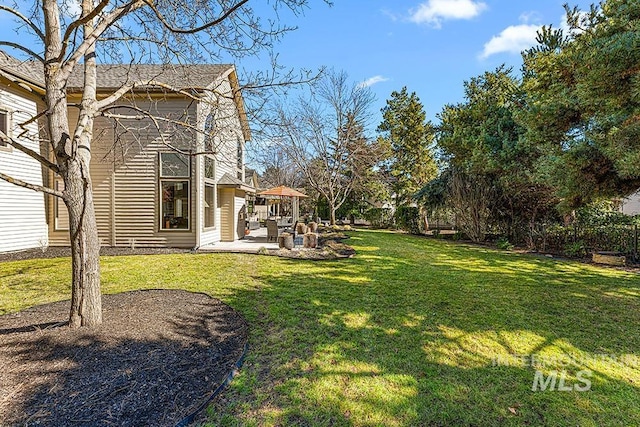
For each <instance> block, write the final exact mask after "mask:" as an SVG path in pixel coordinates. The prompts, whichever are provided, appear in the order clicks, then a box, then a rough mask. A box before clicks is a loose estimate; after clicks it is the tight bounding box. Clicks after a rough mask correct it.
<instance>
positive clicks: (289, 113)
mask: <svg viewBox="0 0 640 427" xmlns="http://www.w3.org/2000/svg"><path fill="white" fill-rule="evenodd" d="M314 89H315V91H314V93H313V94H312V96H311V97H309V98H300V99H299V100H298V102H297V103H295V104H294V105H292V106H289V107H288V108H287V107H285V106H280V107H279V109H278V112H277V120H274V123H277V124H276V125H274V126H273V127H272V136H271V138H272V141H273V142H274V143H275V144H278V145H279V146H280V147H281V149H282V150H283V151H285V152H286V153H287V155H288V157H289V158H290V159H291V160H292V161H293V163H294V164H295V166H296V167H297V168H298V169H299V170H300V171H301V172H302V174H303V175H304V177H305V179H306V181H307V184H308V185H309V186H310V187H311V188H313V189H314V190H316V191H317V192H318V193H320V194H321V195H322V196H323V197H324V198H325V199H326V200H327V203H328V204H329V212H330V221H331V224H335V222H336V211H337V210H338V209H339V208H340V207H341V206H342V205H343V204H344V203H345V202H346V201H347V200H348V199H349V196H350V195H351V194H352V192H353V191H354V189H355V188H357V187H358V186H360V185H361V184H362V182H363V180H364V179H366V177H367V175H368V171H370V170H371V168H372V167H373V166H374V165H375V164H376V163H377V162H378V160H379V156H380V150H379V149H378V145H377V144H376V142H375V141H372V140H371V139H369V138H367V136H366V133H365V129H366V126H367V123H368V120H369V108H370V107H371V104H372V103H373V100H374V97H373V94H372V93H371V91H370V90H369V89H368V88H367V87H365V86H362V85H358V84H353V83H349V81H348V78H347V75H346V74H345V73H344V72H328V73H327V74H326V75H325V76H323V77H322V78H321V79H320V80H319V81H318V82H317V84H316V85H314Z"/></svg>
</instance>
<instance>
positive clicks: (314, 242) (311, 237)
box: [302, 233, 318, 249]
mask: <svg viewBox="0 0 640 427" xmlns="http://www.w3.org/2000/svg"><path fill="white" fill-rule="evenodd" d="M302 246H304V247H305V248H310V249H313V248H315V247H316V246H318V235H317V234H316V233H307V234H305V235H304V238H303V240H302Z"/></svg>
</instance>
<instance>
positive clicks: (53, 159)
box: [0, 0, 308, 327]
mask: <svg viewBox="0 0 640 427" xmlns="http://www.w3.org/2000/svg"><path fill="white" fill-rule="evenodd" d="M24 3H26V2H14V4H13V6H7V5H0V12H2V13H4V14H5V15H9V16H11V17H12V18H13V20H14V21H15V23H16V24H15V30H16V40H4V41H0V45H3V46H7V47H10V48H12V49H14V50H16V51H20V53H21V55H22V57H25V56H26V57H27V60H28V61H29V63H28V64H29V66H35V67H37V68H38V69H39V70H40V72H41V73H42V80H43V81H44V89H45V90H44V96H43V104H44V108H43V109H42V111H41V113H39V114H38V116H36V117H31V118H30V119H29V122H30V123H33V122H36V121H41V122H43V123H44V128H45V131H46V132H45V134H46V137H45V138H46V139H47V144H48V146H49V150H50V152H51V153H52V155H51V156H47V155H44V154H42V153H38V152H35V151H33V150H30V149H28V148H26V147H25V146H24V145H22V144H20V140H19V139H18V138H13V137H12V136H11V135H6V134H0V137H1V138H2V140H3V141H4V142H5V143H6V144H8V145H11V146H12V147H14V148H15V149H17V150H20V151H22V152H24V153H26V154H27V155H29V156H31V157H32V158H33V159H35V160H36V161H38V162H40V163H41V164H42V165H43V167H44V168H46V169H48V170H50V171H52V172H53V173H54V174H55V175H56V176H59V177H60V179H62V181H63V182H64V190H63V191H59V190H57V189H53V188H48V187H46V186H38V185H33V184H30V183H27V182H24V181H21V180H19V179H15V178H13V177H11V176H8V175H7V174H4V173H2V170H0V179H3V180H5V181H8V182H11V183H13V184H16V185H19V186H23V187H26V188H30V189H32V190H36V191H41V192H44V193H47V194H49V195H53V196H55V197H58V198H60V199H61V200H63V201H64V204H65V205H66V207H67V210H68V216H69V234H70V242H71V250H72V293H71V295H72V297H71V312H70V318H69V325H70V326H71V327H80V326H95V325H99V324H100V323H101V322H102V309H101V291H100V265H99V249H100V244H99V239H98V231H97V224H96V217H95V211H94V202H93V194H92V182H91V172H90V163H91V146H92V143H95V142H96V140H95V135H94V126H93V124H94V121H95V119H96V117H98V116H100V115H103V116H104V115H105V112H107V110H109V108H110V106H112V105H113V104H114V103H115V102H116V101H118V100H119V99H121V98H122V97H124V96H126V95H127V94H128V93H130V92H131V91H132V90H134V89H135V88H138V87H153V86H155V87H156V88H159V87H161V88H162V90H164V91H167V92H172V91H174V92H181V93H183V94H186V95H188V93H187V92H186V91H184V90H182V89H181V88H177V87H171V86H170V85H167V84H166V83H164V82H161V81H155V80H154V79H152V78H151V79H149V78H146V79H144V81H136V80H135V79H133V80H130V81H128V82H127V83H126V84H124V85H123V86H122V87H120V88H117V89H116V90H114V91H113V93H111V94H110V95H108V96H106V97H104V98H103V97H99V96H98V95H97V65H98V64H99V63H101V62H103V63H112V62H118V63H122V62H124V63H126V64H129V66H131V67H134V66H135V65H136V64H142V63H156V64H158V63H160V64H177V63H193V62H198V63H203V62H205V63H206V62H211V61H215V62H218V61H221V60H237V59H238V58H241V57H245V56H249V55H262V57H263V58H266V59H267V60H268V59H269V58H273V57H275V55H274V54H273V49H274V46H275V44H276V42H277V41H278V40H279V39H280V37H281V36H282V35H283V34H284V33H286V32H288V31H290V30H292V29H293V28H292V27H287V26H283V25H281V24H279V23H278V19H277V17H278V16H279V13H280V12H281V10H280V9H282V8H288V9H290V10H291V11H292V12H293V13H294V14H297V13H300V12H301V11H302V10H303V9H304V8H305V7H307V4H308V0H276V1H274V2H271V4H270V6H265V5H262V9H263V10H265V11H266V12H262V13H270V12H272V15H270V16H261V14H259V13H257V12H256V11H255V10H254V9H253V8H252V6H254V5H255V4H258V2H257V1H249V0H232V1H227V0H195V1H181V0H180V1H178V0H95V1H94V0H41V1H35V2H32V3H31V4H28V5H25V4H24ZM267 9H268V10H267ZM269 11H270V12H269ZM261 18H264V19H261ZM18 39H19V41H17V40H18ZM78 69H80V71H81V73H80V74H81V75H82V76H83V77H82V79H83V82H82V90H81V94H80V101H79V102H78V103H74V104H73V105H72V104H71V103H70V101H69V98H68V94H67V88H68V84H69V82H70V79H71V78H72V76H74V74H75V75H77V74H78ZM277 69H278V68H277V67H274V68H273V69H272V70H277ZM258 77H262V78H263V79H262V81H261V82H259V83H256V84H255V85H253V86H252V87H253V88H258V87H259V88H263V87H265V86H270V84H272V83H274V80H275V79H277V77H276V76H275V75H274V73H273V72H268V71H267V72H266V75H262V76H258ZM288 77H290V76H284V78H285V80H286V82H291V80H290V79H288ZM277 86H279V87H280V85H277ZM71 106H73V107H74V108H76V109H77V111H78V114H77V119H76V118H74V123H73V126H70V123H69V108H70V107H71ZM113 117H114V118H115V115H114V116H113ZM140 117H144V118H145V119H149V120H151V121H152V122H153V123H156V124H157V123H158V121H157V120H156V119H155V118H153V117H151V115H150V113H149V112H145V111H137V112H135V114H131V115H130V117H129V118H130V119H134V120H135V119H139V118H140ZM118 118H119V119H124V118H125V117H124V116H122V115H120V116H119V117H118ZM174 124H176V123H174ZM20 125H25V123H21V124H20ZM190 152H191V153H192V152H193V150H191V151H190ZM192 154H193V153H192Z"/></svg>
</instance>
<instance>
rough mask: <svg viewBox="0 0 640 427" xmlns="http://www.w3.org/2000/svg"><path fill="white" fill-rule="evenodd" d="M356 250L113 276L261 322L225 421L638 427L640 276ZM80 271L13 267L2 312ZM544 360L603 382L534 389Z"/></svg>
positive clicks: (457, 255) (219, 408) (154, 266)
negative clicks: (338, 256) (203, 297)
mask: <svg viewBox="0 0 640 427" xmlns="http://www.w3.org/2000/svg"><path fill="white" fill-rule="evenodd" d="M351 244H352V245H353V246H355V248H356V250H357V251H358V255H357V257H356V258H354V259H352V260H341V261H330V262H311V261H290V260H283V259H279V258H274V257H262V256H251V255H217V254H216V255H206V254H202V255H188V254H185V255H162V256H136V257H104V258H103V259H102V266H103V286H104V291H105V292H106V293H114V292H121V291H125V290H132V289H144V288H181V289H189V290H195V291H203V292H207V293H209V294H211V295H213V296H215V297H218V298H221V299H222V300H224V301H226V302H227V303H229V304H230V305H232V306H233V307H235V308H236V309H238V310H240V311H241V312H242V313H243V314H244V315H245V316H246V317H247V319H248V320H249V322H250V323H251V326H252V330H251V337H250V353H249V356H248V358H247V361H246V364H245V366H244V367H243V369H242V371H241V373H240V375H239V376H238V377H237V378H236V379H235V380H234V382H233V383H232V386H231V388H230V390H228V391H227V392H226V393H225V394H224V395H222V396H221V398H219V399H218V400H217V402H216V404H215V406H214V407H212V408H210V411H209V413H210V420H211V425H287V426H288V425H313V426H315V425H354V426H374V425H380V426H382V425H384V426H417V425H456V426H458V425H483V426H484V425H545V424H546V425H568V426H569V425H570V426H578V425H580V426H590V425H593V426H600V425H620V426H628V425H640V276H638V275H636V274H632V273H626V272H622V271H619V270H614V269H603V268H597V267H593V266H589V265H583V264H579V263H573V262H565V261H555V260H551V259H547V258H535V257H530V256H520V255H516V254H512V253H507V252H498V251H493V250H489V249H484V248H478V247H471V246H466V245H461V244H453V243H448V242H444V241H438V240H428V239H423V238H416V237H411V236H405V235H399V234H393V233H387V232H368V231H367V232H363V231H361V232H357V233H353V234H352V238H351ZM69 268H70V267H69V260H68V259H57V260H39V261H25V262H12V263H0V313H6V312H11V311H16V310H19V309H21V308H24V307H27V306H30V305H34V304H39V303H43V302H47V301H54V300H60V299H66V298H68V296H69V295H68V289H69V286H68V274H69ZM532 354H533V355H535V357H536V358H537V359H538V360H540V361H541V362H542V363H541V365H538V366H539V367H540V368H539V369H540V370H541V371H542V373H543V374H544V375H548V374H549V373H551V372H552V371H559V372H562V371H565V372H566V383H565V385H566V386H573V385H585V383H583V382H581V381H580V378H578V377H577V375H578V373H579V372H580V371H581V370H589V371H590V372H591V374H590V376H589V374H588V373H587V374H585V373H583V374H581V375H583V376H582V378H583V379H584V378H585V375H587V378H588V380H590V381H591V389H590V390H589V391H583V392H579V391H550V390H549V389H547V390H546V391H535V392H534V391H532V390H531V389H532V385H533V382H534V376H535V371H536V368H535V367H531V366H530V364H528V363H526V360H525V361H523V360H522V359H519V358H517V357H515V356H517V355H523V356H527V355H532ZM604 355H607V357H604ZM609 356H610V357H609ZM569 357H572V358H573V359H575V360H574V361H573V362H571V363H566V362H567V360H568V359H567V358H569ZM496 360H498V362H499V363H498V366H495V363H494V361H496ZM545 378H546V377H545ZM558 379H559V377H558ZM557 385H558V384H556V387H557Z"/></svg>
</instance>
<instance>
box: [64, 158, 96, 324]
mask: <svg viewBox="0 0 640 427" xmlns="http://www.w3.org/2000/svg"><path fill="white" fill-rule="evenodd" d="M64 182H65V194H66V195H67V198H66V204H67V208H68V210H69V238H70V240H71V257H72V291H71V312H70V314H69V326H71V327H72V328H77V327H80V326H98V325H100V324H101V323H102V296H101V292H100V242H99V240H98V227H97V224H96V216H95V211H94V204H93V192H92V188H91V177H90V176H89V168H88V166H87V165H86V164H84V160H83V159H79V160H78V161H73V162H70V163H68V170H67V173H66V174H65V177H64Z"/></svg>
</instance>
